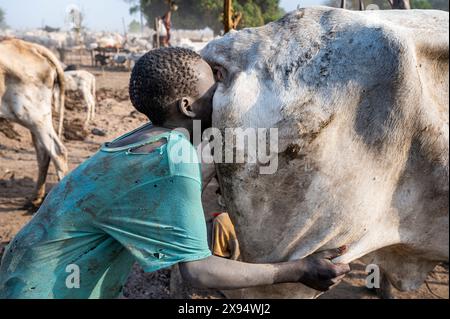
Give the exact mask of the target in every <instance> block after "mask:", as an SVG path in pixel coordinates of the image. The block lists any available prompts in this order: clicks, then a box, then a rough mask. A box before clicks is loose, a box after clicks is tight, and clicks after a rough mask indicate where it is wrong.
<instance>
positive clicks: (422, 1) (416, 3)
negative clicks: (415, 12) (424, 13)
mask: <svg viewBox="0 0 450 319" xmlns="http://www.w3.org/2000/svg"><path fill="white" fill-rule="evenodd" d="M411 6H412V7H413V9H433V6H432V5H431V3H430V1H428V0H413V1H412V3H411Z"/></svg>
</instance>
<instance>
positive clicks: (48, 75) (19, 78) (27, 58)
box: [0, 39, 67, 206]
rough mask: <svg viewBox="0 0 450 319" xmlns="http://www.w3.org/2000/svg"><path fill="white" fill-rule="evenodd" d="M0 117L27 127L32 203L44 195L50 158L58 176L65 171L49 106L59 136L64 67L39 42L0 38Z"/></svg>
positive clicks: (61, 123) (61, 150) (62, 154)
mask: <svg viewBox="0 0 450 319" xmlns="http://www.w3.org/2000/svg"><path fill="white" fill-rule="evenodd" d="M0 101H1V102H0V117H2V118H5V119H7V120H11V121H13V122H16V123H18V124H20V125H23V126H24V127H26V128H27V129H29V130H30V132H31V136H32V139H33V144H34V147H35V149H36V155H37V160H38V165H39V176H38V179H37V183H36V190H35V195H34V199H33V200H32V203H33V204H34V205H35V206H39V205H40V204H41V203H42V201H43V199H44V196H45V180H46V177H47V172H48V167H49V164H50V160H51V161H52V162H53V164H54V165H55V168H56V173H57V175H58V179H62V178H63V177H64V175H65V173H66V172H67V151H66V148H65V147H64V145H63V144H62V142H61V140H60V139H59V137H58V134H56V132H55V130H54V128H53V123H52V106H53V105H55V108H56V109H59V110H60V117H59V130H58V131H59V136H60V135H61V133H62V129H63V116H64V71H63V69H62V67H61V65H60V62H59V61H58V60H57V59H56V57H55V56H54V55H53V54H52V53H51V52H50V51H49V50H48V49H46V48H44V47H43V46H40V45H37V44H33V43H28V42H25V41H22V40H17V39H9V40H3V41H0Z"/></svg>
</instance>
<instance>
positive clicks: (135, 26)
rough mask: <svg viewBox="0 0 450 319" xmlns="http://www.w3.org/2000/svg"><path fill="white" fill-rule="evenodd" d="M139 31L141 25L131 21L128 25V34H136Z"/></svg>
mask: <svg viewBox="0 0 450 319" xmlns="http://www.w3.org/2000/svg"><path fill="white" fill-rule="evenodd" d="M140 31H141V24H140V23H139V22H138V21H137V20H135V19H133V21H131V22H130V24H129V25H128V32H130V33H138V32H140Z"/></svg>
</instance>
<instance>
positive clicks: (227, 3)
mask: <svg viewBox="0 0 450 319" xmlns="http://www.w3.org/2000/svg"><path fill="white" fill-rule="evenodd" d="M232 1H233V0H224V5H223V8H224V11H223V25H224V32H225V33H228V32H230V30H231V29H232V28H233V3H232Z"/></svg>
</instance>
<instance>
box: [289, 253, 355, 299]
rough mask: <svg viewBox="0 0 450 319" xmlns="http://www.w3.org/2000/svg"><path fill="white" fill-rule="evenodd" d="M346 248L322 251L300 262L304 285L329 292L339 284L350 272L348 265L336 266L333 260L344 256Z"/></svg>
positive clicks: (301, 278)
mask: <svg viewBox="0 0 450 319" xmlns="http://www.w3.org/2000/svg"><path fill="white" fill-rule="evenodd" d="M345 251H346V247H345V246H344V247H341V248H338V249H331V250H325V251H321V252H319V253H316V254H313V255H311V256H308V257H306V258H304V259H301V260H299V261H298V263H299V267H300V272H301V275H300V279H299V281H300V282H301V283H302V284H305V285H306V286H308V287H311V288H313V289H316V290H319V291H327V290H329V289H330V288H331V287H332V286H334V285H336V284H338V283H339V282H340V281H341V280H342V279H343V278H344V276H345V274H346V273H348V272H349V271H350V267H349V266H348V265H347V264H334V263H333V262H332V261H331V260H332V259H334V258H336V257H338V256H340V255H342V254H343V253H344V252H345Z"/></svg>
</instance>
